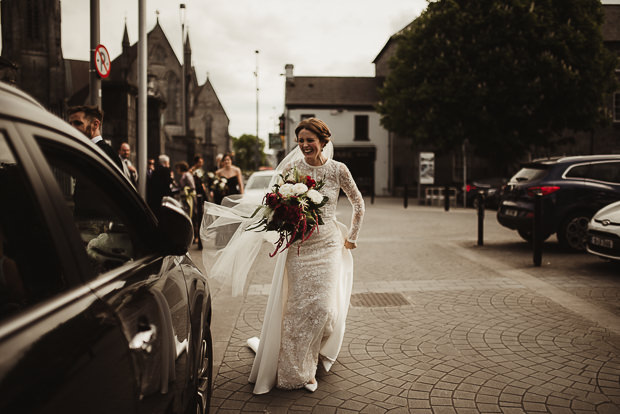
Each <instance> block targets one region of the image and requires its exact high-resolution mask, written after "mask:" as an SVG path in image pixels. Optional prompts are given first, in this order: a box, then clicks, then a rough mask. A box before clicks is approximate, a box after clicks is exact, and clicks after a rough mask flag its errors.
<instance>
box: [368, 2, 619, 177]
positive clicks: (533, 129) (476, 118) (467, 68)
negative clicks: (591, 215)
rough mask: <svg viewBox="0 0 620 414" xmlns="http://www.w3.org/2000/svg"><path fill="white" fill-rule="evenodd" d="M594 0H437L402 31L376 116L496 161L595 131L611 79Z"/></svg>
mask: <svg viewBox="0 0 620 414" xmlns="http://www.w3.org/2000/svg"><path fill="white" fill-rule="evenodd" d="M602 13H603V12H602V9H601V4H600V1H599V0H538V1H533V0H439V1H436V2H431V3H429V5H428V7H427V9H426V10H425V11H424V12H423V13H422V14H421V15H420V17H419V18H417V19H416V20H415V21H414V22H413V23H412V24H411V25H410V27H408V28H407V29H406V30H404V31H403V33H402V35H400V36H399V38H398V47H397V51H396V54H395V56H394V57H393V58H392V60H391V62H390V67H391V73H390V75H389V76H388V77H387V78H386V81H385V83H384V86H383V88H382V90H381V92H380V94H381V102H380V103H379V105H378V108H377V109H378V111H379V113H380V114H382V120H381V121H382V124H383V125H384V126H385V127H386V128H387V129H389V130H391V131H394V132H396V133H398V134H400V135H403V136H407V137H411V138H412V139H413V142H414V143H416V144H433V145H435V147H436V148H437V149H438V150H440V151H441V150H451V149H454V148H456V147H459V146H460V145H461V144H462V143H463V142H464V140H466V139H467V140H468V141H469V143H470V145H471V147H472V148H473V149H474V150H475V152H476V153H477V154H478V155H480V156H483V157H486V158H487V159H490V160H494V161H496V162H497V163H498V164H500V165H501V163H503V162H505V161H506V160H514V159H515V157H518V156H520V155H522V154H523V153H524V152H526V151H527V150H528V149H530V148H531V147H532V146H533V145H538V146H547V145H549V144H550V139H551V138H552V137H553V136H554V134H558V133H560V132H562V131H563V130H565V129H573V130H581V131H583V130H592V129H594V128H595V127H596V125H597V124H598V123H600V122H601V121H602V119H603V118H604V117H605V116H604V115H603V112H604V111H602V110H601V108H603V107H604V102H605V101H604V99H605V97H606V94H608V93H611V92H612V91H613V90H614V88H615V77H614V69H615V66H616V58H615V57H614V56H613V55H612V54H611V53H610V52H609V51H608V50H607V49H606V48H605V47H604V46H603V42H602V36H601V32H600V26H601V24H602V19H603V14H602Z"/></svg>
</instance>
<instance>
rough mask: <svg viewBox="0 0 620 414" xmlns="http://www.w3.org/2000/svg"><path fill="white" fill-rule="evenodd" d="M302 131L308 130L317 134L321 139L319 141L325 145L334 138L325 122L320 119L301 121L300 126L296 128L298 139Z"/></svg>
mask: <svg viewBox="0 0 620 414" xmlns="http://www.w3.org/2000/svg"><path fill="white" fill-rule="evenodd" d="M302 129H307V130H308V131H310V132H312V133H313V134H315V135H316V136H317V137H319V141H321V142H322V143H323V144H327V143H328V142H329V137H331V136H332V133H331V132H330V131H329V128H327V125H326V124H325V122H323V121H321V120H320V119H318V118H308V119H304V120H303V121H301V122H300V123H299V125H297V128H295V136H296V137H299V131H301V130H302Z"/></svg>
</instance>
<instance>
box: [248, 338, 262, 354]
mask: <svg viewBox="0 0 620 414" xmlns="http://www.w3.org/2000/svg"><path fill="white" fill-rule="evenodd" d="M259 343H260V340H259V339H258V337H256V336H253V337H251V338H250V339H248V347H249V348H250V349H251V350H252V351H254V353H256V351H258V344H259Z"/></svg>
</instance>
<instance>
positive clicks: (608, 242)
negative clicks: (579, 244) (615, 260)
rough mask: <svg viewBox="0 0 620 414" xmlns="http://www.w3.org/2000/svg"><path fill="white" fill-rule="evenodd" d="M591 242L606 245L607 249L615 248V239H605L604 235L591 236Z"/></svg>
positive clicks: (596, 244)
mask: <svg viewBox="0 0 620 414" xmlns="http://www.w3.org/2000/svg"><path fill="white" fill-rule="evenodd" d="M590 243H592V244H593V245H594V246H600V247H605V248H607V249H613V247H614V241H613V240H610V239H604V238H602V237H597V236H591V237H590Z"/></svg>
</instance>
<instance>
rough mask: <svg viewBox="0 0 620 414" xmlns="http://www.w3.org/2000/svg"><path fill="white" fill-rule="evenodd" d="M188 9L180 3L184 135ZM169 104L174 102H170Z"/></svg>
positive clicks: (183, 129) (182, 123)
mask: <svg viewBox="0 0 620 414" xmlns="http://www.w3.org/2000/svg"><path fill="white" fill-rule="evenodd" d="M186 12H187V9H186V7H185V3H181V4H180V5H179V18H180V20H181V128H182V129H181V130H182V131H183V136H185V135H186V134H187V131H186V130H185V109H186V108H185V64H186V62H185V17H186ZM169 104H172V102H170V103H169Z"/></svg>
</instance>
